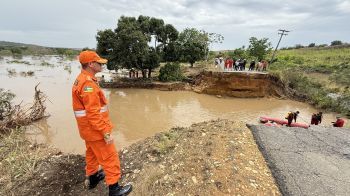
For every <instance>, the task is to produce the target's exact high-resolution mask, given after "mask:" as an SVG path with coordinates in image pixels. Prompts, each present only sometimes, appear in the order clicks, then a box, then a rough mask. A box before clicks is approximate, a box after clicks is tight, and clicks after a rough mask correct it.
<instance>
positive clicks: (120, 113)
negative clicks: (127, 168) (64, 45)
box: [0, 56, 335, 153]
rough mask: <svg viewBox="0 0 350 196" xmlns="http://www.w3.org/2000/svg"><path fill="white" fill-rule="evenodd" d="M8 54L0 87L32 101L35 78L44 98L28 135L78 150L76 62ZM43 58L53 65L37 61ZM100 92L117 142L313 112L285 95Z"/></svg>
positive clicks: (0, 66)
mask: <svg viewBox="0 0 350 196" xmlns="http://www.w3.org/2000/svg"><path fill="white" fill-rule="evenodd" d="M10 60H11V59H9V58H5V59H3V60H0V76H1V77H0V88H5V89H9V90H11V91H12V92H13V93H15V94H16V95H17V97H16V102H20V101H22V100H23V101H24V102H25V103H28V102H31V101H32V97H33V95H34V86H35V85H36V84H37V83H39V82H40V85H39V88H40V89H41V90H42V91H43V92H45V93H46V94H47V95H48V97H49V100H50V102H47V110H48V112H49V113H50V115H51V116H50V117H49V118H47V119H43V120H41V121H39V122H37V123H34V125H32V126H30V127H29V128H28V131H27V133H28V136H29V137H30V138H32V139H34V140H37V141H39V142H45V143H47V144H50V145H53V146H54V147H57V148H59V149H60V150H62V151H64V152H73V153H83V152H84V148H85V146H84V143H83V141H82V140H81V139H80V137H79V134H78V129H77V125H76V122H75V118H74V115H73V112H72V107H71V87H72V84H73V82H74V79H75V78H76V76H77V74H78V73H79V72H80V65H79V63H78V62H77V61H69V60H65V61H63V60H62V59H61V58H58V57H55V56H45V57H36V58H34V59H33V58H31V57H23V59H22V60H23V61H27V62H29V63H30V65H27V64H21V63H7V62H10ZM43 61H45V62H47V63H49V64H50V65H54V66H43V65H42V62H43ZM67 66H68V67H69V68H67ZM7 69H15V70H16V72H21V71H29V70H34V71H35V75H34V76H33V77H21V76H16V77H11V76H9V75H8V73H7V71H6V70H7ZM104 92H105V95H106V97H107V99H108V100H109V110H110V115H111V118H112V122H113V124H114V125H115V131H114V133H113V134H114V136H115V138H116V141H115V143H116V145H117V146H118V148H122V147H125V146H127V145H130V144H131V143H133V142H135V141H138V140H140V139H143V138H145V137H149V136H152V135H154V134H155V133H157V132H160V131H166V130H168V129H170V128H171V127H174V126H189V125H191V124H193V123H196V122H201V121H205V120H211V119H217V118H225V119H231V120H239V121H244V122H247V123H257V120H258V117H259V116H262V115H267V116H273V117H279V118H284V116H285V115H286V113H287V112H288V111H296V110H299V111H301V114H300V118H299V120H300V122H309V120H310V117H311V114H312V113H313V112H316V110H315V109H314V108H313V107H311V106H310V105H307V104H304V103H300V102H295V101H290V100H277V99H268V98H260V99H237V98H217V97H215V96H209V95H200V94H196V93H193V92H178V91H175V92H168V91H157V90H143V89H104ZM324 117H325V118H324V120H323V122H322V124H323V125H329V124H330V122H331V121H333V120H334V119H335V116H334V115H333V114H325V115H324Z"/></svg>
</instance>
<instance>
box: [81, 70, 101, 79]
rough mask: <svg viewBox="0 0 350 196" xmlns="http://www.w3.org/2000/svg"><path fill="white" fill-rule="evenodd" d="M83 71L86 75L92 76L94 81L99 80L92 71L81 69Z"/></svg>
mask: <svg viewBox="0 0 350 196" xmlns="http://www.w3.org/2000/svg"><path fill="white" fill-rule="evenodd" d="M81 73H83V74H84V75H88V76H90V77H91V79H92V80H93V81H95V82H96V81H97V79H96V77H95V76H94V75H92V73H90V72H88V71H86V70H84V69H82V70H81Z"/></svg>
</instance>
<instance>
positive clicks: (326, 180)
mask: <svg viewBox="0 0 350 196" xmlns="http://www.w3.org/2000/svg"><path fill="white" fill-rule="evenodd" d="M247 126H248V127H249V128H250V129H251V130H252V133H253V135H254V139H255V140H256V142H257V144H258V146H259V149H260V150H261V152H262V153H263V155H264V157H265V159H266V161H267V162H268V164H269V167H270V169H271V171H272V173H273V175H274V177H275V179H276V181H277V184H278V186H279V188H280V190H281V192H282V194H283V195H327V196H329V195H344V196H345V195H350V129H346V128H334V127H323V126H311V127H310V128H309V129H303V128H294V127H268V126H265V125H247Z"/></svg>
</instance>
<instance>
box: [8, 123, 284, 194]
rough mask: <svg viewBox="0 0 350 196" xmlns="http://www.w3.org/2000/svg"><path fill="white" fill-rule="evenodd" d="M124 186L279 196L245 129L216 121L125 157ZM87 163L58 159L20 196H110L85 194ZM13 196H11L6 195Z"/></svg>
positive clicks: (20, 187) (178, 131) (17, 190)
mask: <svg viewBox="0 0 350 196" xmlns="http://www.w3.org/2000/svg"><path fill="white" fill-rule="evenodd" d="M119 155H120V158H121V163H122V168H123V171H122V173H123V179H122V183H125V182H131V183H132V184H133V185H134V191H133V192H132V194H131V195H280V192H279V190H278V188H277V186H276V185H275V181H274V179H273V177H272V175H271V173H270V170H269V169H268V167H267V165H266V163H265V161H264V158H263V157H262V155H261V153H260V151H259V150H258V148H257V146H256V144H255V142H254V139H253V137H252V134H251V132H250V131H249V129H247V128H246V127H245V125H244V124H243V123H239V122H232V121H228V120H216V121H210V122H203V123H198V124H194V125H192V126H191V127H189V128H173V129H171V130H170V131H168V132H164V133H159V134H156V135H155V136H154V137H150V138H147V139H145V140H143V141H140V142H138V143H135V144H133V145H131V146H129V147H128V148H126V149H123V150H122V151H120V154H119ZM84 179H85V177H84V158H83V157H82V156H80V155H55V156H52V157H51V158H49V159H47V160H46V161H45V162H44V163H42V164H41V169H40V170H39V172H37V173H35V174H34V175H33V176H32V177H31V178H30V179H27V180H26V181H25V182H23V183H21V184H14V188H13V189H12V190H11V192H12V193H13V194H15V195H107V192H108V189H107V188H106V186H104V185H103V184H101V185H99V186H98V187H97V188H96V190H93V191H87V190H86V189H84ZM6 194H8V193H6Z"/></svg>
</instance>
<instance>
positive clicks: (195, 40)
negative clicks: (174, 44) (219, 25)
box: [178, 28, 208, 67]
mask: <svg viewBox="0 0 350 196" xmlns="http://www.w3.org/2000/svg"><path fill="white" fill-rule="evenodd" d="M178 43H179V47H180V51H181V52H180V53H181V59H182V60H183V61H186V62H189V63H190V64H191V67H193V64H194V63H195V62H196V61H198V60H201V59H203V58H204V57H205V54H206V50H207V49H208V47H207V44H208V35H207V34H205V33H203V32H201V31H198V30H197V29H195V28H187V29H185V30H184V31H183V32H181V33H180V35H179V38H178Z"/></svg>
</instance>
